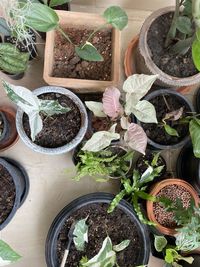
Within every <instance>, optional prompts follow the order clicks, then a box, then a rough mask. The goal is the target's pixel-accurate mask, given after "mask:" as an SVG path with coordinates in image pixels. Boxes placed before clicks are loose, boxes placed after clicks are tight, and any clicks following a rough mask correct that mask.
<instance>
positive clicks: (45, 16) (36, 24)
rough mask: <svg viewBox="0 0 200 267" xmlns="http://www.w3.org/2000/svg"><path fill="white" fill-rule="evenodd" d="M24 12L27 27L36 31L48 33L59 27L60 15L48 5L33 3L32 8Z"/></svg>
mask: <svg viewBox="0 0 200 267" xmlns="http://www.w3.org/2000/svg"><path fill="white" fill-rule="evenodd" d="M24 12H25V13H26V14H25V18H26V21H25V23H26V25H27V26H28V27H30V28H33V29H35V30H36V31H40V32H48V31H51V30H53V29H55V28H56V27H58V22H59V17H58V15H57V14H56V12H55V11H54V10H53V9H52V8H50V7H48V6H46V5H43V4H37V3H33V4H32V8H31V9H28V10H26V9H25V10H24Z"/></svg>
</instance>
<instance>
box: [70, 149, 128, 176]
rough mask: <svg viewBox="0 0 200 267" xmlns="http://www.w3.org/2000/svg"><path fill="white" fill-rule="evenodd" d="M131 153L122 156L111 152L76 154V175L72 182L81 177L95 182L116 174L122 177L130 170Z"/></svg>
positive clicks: (81, 152)
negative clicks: (91, 178) (92, 179)
mask: <svg viewBox="0 0 200 267" xmlns="http://www.w3.org/2000/svg"><path fill="white" fill-rule="evenodd" d="M132 158H133V152H132V151H131V152H130V151H129V152H127V153H126V154H125V155H123V156H121V155H120V156H118V155H117V154H115V155H113V152H111V151H109V147H108V148H107V150H101V151H98V152H91V151H86V150H85V151H83V150H80V152H79V153H78V160H79V162H78V164H77V166H76V170H77V175H76V176H75V177H74V180H76V181H79V180H80V178H81V177H83V176H86V175H89V176H91V177H94V178H95V179H96V180H97V181H104V180H105V179H106V178H107V177H108V176H112V175H113V174H117V175H118V176H120V177H121V176H123V175H125V174H126V173H127V171H128V170H129V168H130V161H131V160H132Z"/></svg>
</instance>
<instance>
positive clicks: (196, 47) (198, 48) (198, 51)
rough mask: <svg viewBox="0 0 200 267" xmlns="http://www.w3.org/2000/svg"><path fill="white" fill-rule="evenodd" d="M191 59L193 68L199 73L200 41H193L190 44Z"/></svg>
mask: <svg viewBox="0 0 200 267" xmlns="http://www.w3.org/2000/svg"><path fill="white" fill-rule="evenodd" d="M192 59H193V62H194V65H195V67H196V68H197V69H198V71H200V41H199V40H198V39H195V40H194V42H193V44H192Z"/></svg>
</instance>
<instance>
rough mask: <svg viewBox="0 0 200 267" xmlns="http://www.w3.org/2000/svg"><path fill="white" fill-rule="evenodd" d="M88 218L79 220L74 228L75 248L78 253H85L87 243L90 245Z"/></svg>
mask: <svg viewBox="0 0 200 267" xmlns="http://www.w3.org/2000/svg"><path fill="white" fill-rule="evenodd" d="M87 219H88V217H87V218H85V219H82V220H79V221H78V222H77V223H76V225H75V228H74V232H73V235H74V236H75V237H74V238H73V241H74V244H75V247H76V249H77V250H78V251H84V247H85V242H86V243H88V225H87V224H86V221H87Z"/></svg>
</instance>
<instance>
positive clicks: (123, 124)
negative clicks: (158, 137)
mask: <svg viewBox="0 0 200 267" xmlns="http://www.w3.org/2000/svg"><path fill="white" fill-rule="evenodd" d="M157 77H158V75H144V74H134V75H132V76H130V77H128V78H127V80H126V81H125V82H124V84H123V93H124V98H123V99H120V98H121V92H120V91H119V89H117V88H115V87H109V88H107V89H106V90H105V92H104V94H103V99H102V102H94V101H86V102H85V104H86V106H87V108H88V109H89V110H91V111H92V112H93V114H94V115H95V116H96V117H107V118H108V119H109V120H110V122H111V124H113V125H112V127H111V128H110V130H109V131H99V132H96V133H94V134H93V136H92V137H91V139H89V140H88V141H87V142H86V144H85V145H84V147H83V148H82V150H87V151H92V152H97V151H100V150H102V149H104V148H106V147H107V146H109V145H110V144H111V142H112V141H113V140H118V139H120V141H121V143H122V145H123V146H124V147H127V148H128V149H132V150H136V151H138V152H140V153H142V154H145V150H146V146H147V136H146V134H145V132H144V130H143V129H142V127H141V126H140V125H138V124H136V123H132V122H131V119H130V115H131V114H134V115H135V116H136V118H137V119H138V120H139V121H142V122H146V123H157V118H156V111H155V108H154V106H153V105H152V104H151V103H150V102H148V101H147V100H141V99H142V97H144V96H145V95H146V94H147V92H148V91H149V90H150V88H151V86H152V84H153V83H154V81H155V80H156V79H157ZM121 102H122V104H121ZM116 126H118V128H121V131H120V133H116V132H115V129H116Z"/></svg>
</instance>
